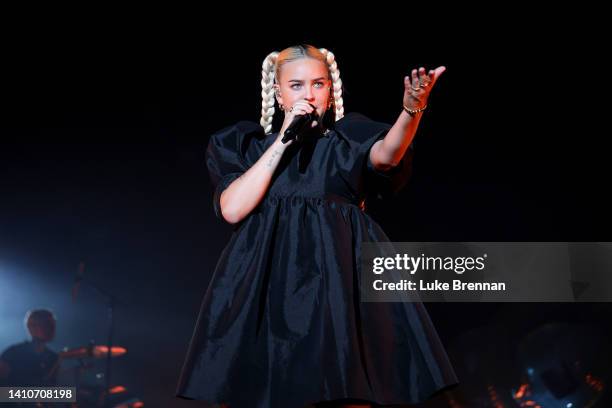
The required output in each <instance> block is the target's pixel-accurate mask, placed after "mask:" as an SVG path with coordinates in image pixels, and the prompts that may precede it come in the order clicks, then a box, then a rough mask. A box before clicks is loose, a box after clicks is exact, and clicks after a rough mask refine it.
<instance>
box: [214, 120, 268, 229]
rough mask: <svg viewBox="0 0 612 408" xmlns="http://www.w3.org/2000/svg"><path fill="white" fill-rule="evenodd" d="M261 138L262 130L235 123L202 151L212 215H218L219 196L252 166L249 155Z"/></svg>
mask: <svg viewBox="0 0 612 408" xmlns="http://www.w3.org/2000/svg"><path fill="white" fill-rule="evenodd" d="M264 137H265V134H264V131H263V128H262V127H261V126H260V125H258V124H257V123H255V122H248V121H243V122H238V123H237V124H235V125H233V126H229V127H226V128H224V129H222V130H220V131H218V132H216V133H214V134H213V135H212V136H211V137H210V140H209V141H208V147H207V148H206V155H205V160H206V167H207V168H208V173H209V175H210V181H211V184H212V188H213V208H214V211H215V215H216V216H217V217H218V218H220V219H221V220H224V218H223V216H222V214H221V193H222V192H223V190H225V189H226V188H227V187H228V186H229V185H230V184H231V183H232V182H233V181H234V180H236V179H237V178H238V177H240V175H242V174H243V173H244V172H246V171H247V170H248V169H249V168H250V167H251V166H252V163H251V161H252V159H251V157H250V156H251V155H250V153H249V148H250V147H251V145H252V143H253V141H254V140H261V139H262V138H264Z"/></svg>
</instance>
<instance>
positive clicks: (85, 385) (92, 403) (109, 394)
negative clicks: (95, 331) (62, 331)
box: [57, 342, 144, 408]
mask: <svg viewBox="0 0 612 408" xmlns="http://www.w3.org/2000/svg"><path fill="white" fill-rule="evenodd" d="M126 353H127V349H126V348H125V347H120V346H112V347H108V346H105V345H100V344H94V343H93V342H92V343H90V344H89V345H87V346H81V347H74V348H65V349H64V350H62V351H60V352H59V359H58V363H57V364H58V365H59V364H60V363H61V362H62V361H66V360H67V361H74V362H76V364H74V365H73V366H71V367H67V368H64V369H62V370H60V371H59V373H58V374H60V375H62V374H63V375H66V374H68V375H69V376H70V374H71V375H72V378H71V379H69V380H68V381H66V382H67V383H71V384H73V386H74V387H75V388H76V401H77V402H74V403H72V405H70V407H71V408H90V407H92V408H93V407H96V408H98V407H105V408H106V407H110V408H140V407H144V403H143V402H142V401H141V400H140V398H138V397H137V396H135V395H133V394H131V393H130V392H128V389H127V388H126V387H124V386H122V385H113V386H111V387H108V388H107V387H106V386H105V384H100V380H103V379H104V373H96V374H94V375H93V376H91V375H88V374H89V373H92V372H94V371H95V370H94V369H95V368H96V361H101V360H104V359H107V358H117V357H121V356H123V355H125V354H126ZM85 378H87V379H88V381H84V379H85ZM102 382H103V381H102Z"/></svg>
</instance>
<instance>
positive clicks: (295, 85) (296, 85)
mask: <svg viewBox="0 0 612 408" xmlns="http://www.w3.org/2000/svg"><path fill="white" fill-rule="evenodd" d="M301 86H302V84H293V85H291V89H295V90H297V89H300V88H299V87H301ZM296 87H297V88H296Z"/></svg>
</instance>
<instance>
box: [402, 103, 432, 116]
mask: <svg viewBox="0 0 612 408" xmlns="http://www.w3.org/2000/svg"><path fill="white" fill-rule="evenodd" d="M402 106H403V107H404V110H405V111H406V112H408V114H409V115H410V116H414V115H416V114H417V113H421V112H423V111H424V110H425V109H426V108H427V105H425V106H423V107H422V108H418V109H409V108H407V107H406V105H402Z"/></svg>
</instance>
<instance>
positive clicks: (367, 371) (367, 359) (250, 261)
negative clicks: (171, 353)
mask: <svg viewBox="0 0 612 408" xmlns="http://www.w3.org/2000/svg"><path fill="white" fill-rule="evenodd" d="M389 129H390V126H389V125H388V124H384V123H378V122H374V121H372V120H370V119H368V118H366V117H365V116H363V115H360V114H357V113H352V114H348V115H346V116H345V117H344V118H342V119H340V120H339V121H337V122H336V123H335V129H332V130H330V131H329V132H327V133H326V134H321V133H318V134H317V135H316V137H311V138H308V139H307V141H305V142H303V143H293V144H291V145H290V146H289V147H288V148H287V149H286V150H285V153H284V155H283V157H282V158H281V161H280V163H279V166H278V168H277V170H276V172H275V174H274V176H273V179H272V183H271V185H270V188H269V190H268V192H267V194H266V195H265V197H264V198H263V200H262V202H261V203H260V205H259V206H258V207H257V208H255V209H254V210H253V211H252V213H251V214H249V216H247V217H246V218H245V219H243V220H242V221H241V222H239V223H237V224H233V225H232V228H233V233H232V235H231V238H230V240H229V243H228V244H227V246H226V247H225V249H224V250H223V252H222V253H221V257H220V259H219V261H218V263H217V266H216V268H215V270H214V274H213V277H212V279H211V283H210V285H209V287H208V289H207V290H206V293H205V295H204V299H203V302H202V306H201V310H200V313H199V316H198V319H197V323H196V327H195V331H194V334H193V337H192V339H191V342H190V345H189V350H188V353H187V357H186V360H185V363H184V366H183V369H182V373H181V377H180V380H179V384H178V388H177V396H179V397H182V398H188V399H197V400H202V401H207V402H209V403H211V404H215V403H225V404H228V405H229V406H230V408H303V407H305V406H306V405H308V404H314V403H317V402H322V401H332V400H340V399H350V400H361V401H370V402H371V403H375V404H380V405H394V404H412V403H417V402H421V401H424V400H426V399H427V398H428V397H429V396H431V395H432V394H434V393H435V392H436V391H439V390H441V389H443V388H447V387H449V386H452V385H455V384H456V383H457V378H456V376H455V373H454V371H453V368H452V366H451V364H450V362H449V360H448V357H447V355H446V352H445V350H444V348H443V346H442V344H441V342H440V340H439V338H438V335H437V333H436V331H435V329H434V327H433V326H432V323H431V320H430V318H429V316H428V314H427V312H426V310H425V308H424V306H423V305H422V304H421V303H418V302H417V303H408V302H395V303H389V302H385V303H382V302H361V301H360V299H359V290H358V288H359V276H360V256H361V246H362V242H371V241H389V239H388V237H387V236H386V235H385V233H384V232H383V231H382V229H381V228H380V226H379V225H378V224H377V223H376V222H375V221H374V220H373V219H372V218H370V217H369V216H368V214H367V213H365V212H364V211H363V207H362V206H361V204H362V203H363V200H364V199H365V198H366V197H368V196H369V195H370V194H377V195H382V196H385V195H389V194H394V193H395V192H397V191H398V190H399V189H401V188H402V187H403V186H404V185H405V183H406V181H407V180H408V177H409V175H410V169H411V161H412V155H413V149H412V148H410V149H409V150H408V151H407V153H406V155H405V156H404V158H403V160H402V162H401V163H400V165H399V166H397V167H395V168H394V169H393V170H392V171H391V172H387V173H381V172H377V171H376V170H375V169H374V167H373V166H372V163H371V162H370V160H369V150H370V148H371V147H372V145H373V144H374V142H376V141H377V140H379V139H381V138H383V137H384V136H385V134H386V133H387V131H388V130H389ZM276 137H277V133H274V134H271V135H265V134H264V132H263V129H262V128H261V126H259V125H258V124H256V123H254V122H240V123H238V124H236V125H234V126H231V127H228V128H225V129H223V130H221V131H219V132H218V133H216V134H214V135H213V136H212V137H211V139H210V141H209V144H208V149H207V151H206V164H207V167H208V170H209V172H210V177H211V180H212V183H213V186H214V188H215V193H214V208H215V212H216V214H217V216H219V217H221V212H220V205H219V197H220V195H221V192H222V191H223V190H224V189H225V188H226V187H227V186H228V185H229V184H230V183H231V182H232V181H234V180H235V179H236V178H237V177H239V176H240V175H241V174H242V173H244V172H245V171H246V170H248V169H249V168H250V167H251V166H252V165H253V164H254V163H255V162H256V161H257V160H258V159H259V157H261V155H262V154H263V152H264V151H266V149H268V147H269V146H270V145H271V144H272V143H273V141H274V140H275V139H276ZM221 218H222V217H221ZM222 219H223V218H222Z"/></svg>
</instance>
